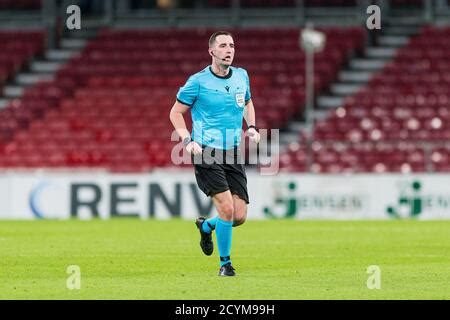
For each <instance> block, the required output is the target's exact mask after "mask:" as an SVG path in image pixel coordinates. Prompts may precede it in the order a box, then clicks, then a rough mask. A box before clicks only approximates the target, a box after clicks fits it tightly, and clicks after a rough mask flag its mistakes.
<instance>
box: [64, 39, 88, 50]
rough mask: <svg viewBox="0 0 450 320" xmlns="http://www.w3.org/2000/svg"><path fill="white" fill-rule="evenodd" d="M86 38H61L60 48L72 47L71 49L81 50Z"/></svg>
mask: <svg viewBox="0 0 450 320" xmlns="http://www.w3.org/2000/svg"><path fill="white" fill-rule="evenodd" d="M86 43H87V40H85V39H67V38H65V39H63V40H61V48H62V49H72V50H74V49H75V50H81V49H83V48H84V46H85V45H86Z"/></svg>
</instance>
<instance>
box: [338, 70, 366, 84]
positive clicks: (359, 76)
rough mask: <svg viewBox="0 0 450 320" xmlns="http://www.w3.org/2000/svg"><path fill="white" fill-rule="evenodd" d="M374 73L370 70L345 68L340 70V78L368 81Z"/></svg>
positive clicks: (344, 80) (343, 79)
mask: <svg viewBox="0 0 450 320" xmlns="http://www.w3.org/2000/svg"><path fill="white" fill-rule="evenodd" d="M372 74H373V73H372V72H369V71H353V70H343V71H341V72H339V75H338V79H339V81H341V82H367V81H369V80H370V78H371V77H372Z"/></svg>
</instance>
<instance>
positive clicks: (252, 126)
mask: <svg viewBox="0 0 450 320" xmlns="http://www.w3.org/2000/svg"><path fill="white" fill-rule="evenodd" d="M250 128H253V129H255V130H256V132H259V130H258V128H257V127H256V126H254V125H251V126H248V128H247V130H248V129H250Z"/></svg>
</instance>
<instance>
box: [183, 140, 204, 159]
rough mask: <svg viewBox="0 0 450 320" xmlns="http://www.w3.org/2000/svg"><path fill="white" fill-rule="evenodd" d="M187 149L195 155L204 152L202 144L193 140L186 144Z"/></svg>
mask: <svg viewBox="0 0 450 320" xmlns="http://www.w3.org/2000/svg"><path fill="white" fill-rule="evenodd" d="M186 151H187V152H189V153H190V154H193V155H194V156H195V155H197V154H202V152H203V150H202V147H200V145H199V144H198V143H197V142H195V141H191V142H189V143H188V145H187V146H186Z"/></svg>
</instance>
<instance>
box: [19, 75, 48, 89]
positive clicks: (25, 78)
mask: <svg viewBox="0 0 450 320" xmlns="http://www.w3.org/2000/svg"><path fill="white" fill-rule="evenodd" d="M53 79H54V75H53V74H41V73H19V74H18V75H17V76H16V78H15V82H16V83H17V84H18V85H21V86H29V85H33V84H35V83H38V82H40V81H50V80H53Z"/></svg>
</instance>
